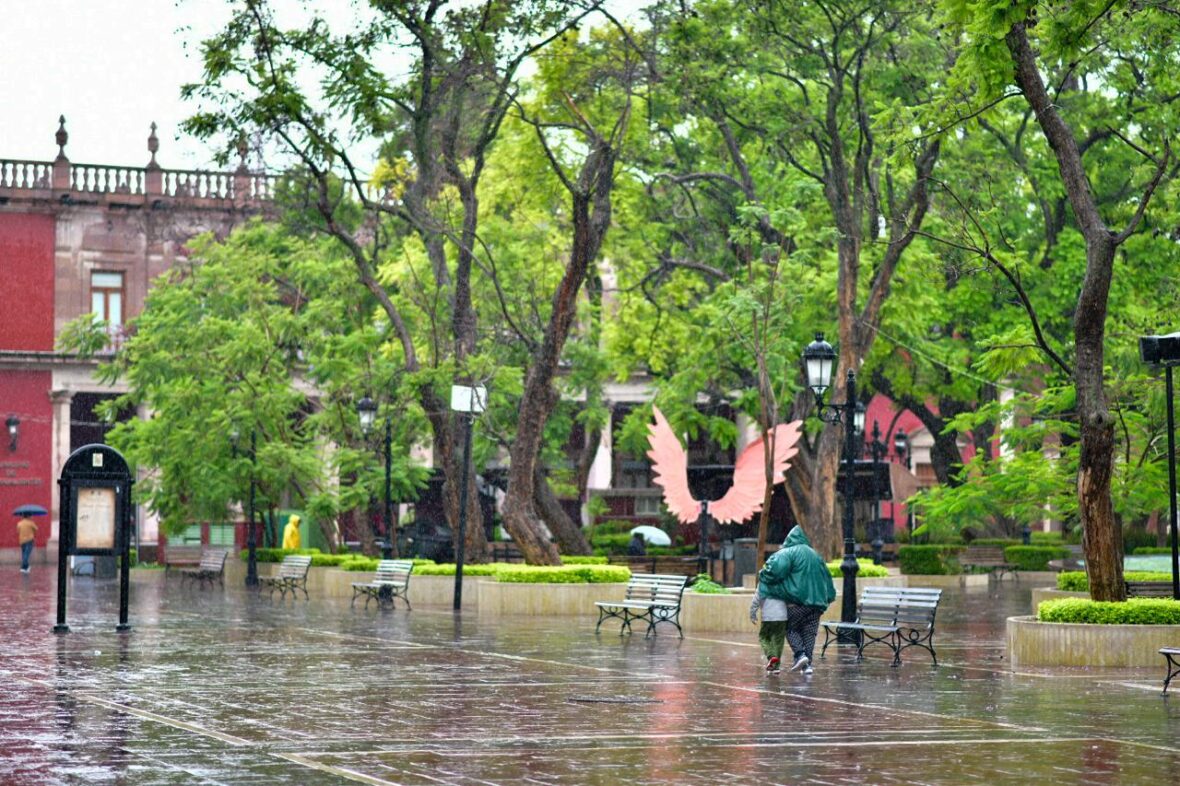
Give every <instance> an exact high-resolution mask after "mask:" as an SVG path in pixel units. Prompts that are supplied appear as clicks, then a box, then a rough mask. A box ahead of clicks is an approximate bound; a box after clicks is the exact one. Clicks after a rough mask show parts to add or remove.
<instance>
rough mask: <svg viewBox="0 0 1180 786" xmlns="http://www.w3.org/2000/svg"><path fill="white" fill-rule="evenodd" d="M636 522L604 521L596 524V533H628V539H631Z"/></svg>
mask: <svg viewBox="0 0 1180 786" xmlns="http://www.w3.org/2000/svg"><path fill="white" fill-rule="evenodd" d="M634 527H635V522H633V521H603V522H599V523H598V524H595V525H594V532H593V534H594V535H626V536H627V540H630V539H631V530H632V529H634Z"/></svg>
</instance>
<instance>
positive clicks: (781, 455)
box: [709, 420, 803, 524]
mask: <svg viewBox="0 0 1180 786" xmlns="http://www.w3.org/2000/svg"><path fill="white" fill-rule="evenodd" d="M802 426H803V421H801V420H796V421H793V422H791V423H786V424H783V425H780V426H776V427H775V428H774V432H773V434H774V441H773V446H774V455H773V456H772V460H773V464H772V469H773V474H772V475H771V478H772V482H771V485H774V484H775V483H781V482H782V480H783V478H784V477H785V476H786V473H787V467H788V466H790V460H791V458H792V457H793V456H794V455H795V454H796V453H798V452H799V449H798V448H797V447H795V445H796V444H798V442H799V435H800V429H801V428H802ZM768 433H769V432H768ZM763 439H764V438H763V437H759V438H758V439H756V440H754V441H753V442H751V443H750V444H749V445H747V446H746V449H745V450H743V451H742V454H741V455H740V456H738V460H737V463H736V464H734V467H733V486H731V487H730V489H729V491H727V492H725V496H724V497H722V498H721V499H719V500H717V501H716V502H710V503H709V514H710V515H712V516H713V518H715V519H717V521H718V522H720V523H722V524H736V523H739V522H742V521H745V520H746V519H748V518H750V516H753V515H754V514H755V513H758V512H759V511H761V510H762V501H763V498H764V497H765V496H766V464H765V456H764V455H763V453H762V451H763V445H762V440H763Z"/></svg>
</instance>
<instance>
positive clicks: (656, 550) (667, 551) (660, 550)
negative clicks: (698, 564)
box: [647, 546, 698, 557]
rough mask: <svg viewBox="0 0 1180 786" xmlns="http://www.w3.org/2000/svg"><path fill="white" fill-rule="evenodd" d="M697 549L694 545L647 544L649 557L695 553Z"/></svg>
mask: <svg viewBox="0 0 1180 786" xmlns="http://www.w3.org/2000/svg"><path fill="white" fill-rule="evenodd" d="M697 551H698V549H697V547H696V546H648V547H647V556H649V557H684V556H688V555H689V554H696V553H697Z"/></svg>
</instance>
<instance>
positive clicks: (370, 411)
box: [356, 396, 396, 559]
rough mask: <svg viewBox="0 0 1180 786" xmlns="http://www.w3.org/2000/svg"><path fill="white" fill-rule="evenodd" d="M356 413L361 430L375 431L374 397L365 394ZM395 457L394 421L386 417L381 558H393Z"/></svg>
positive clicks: (375, 410)
mask: <svg viewBox="0 0 1180 786" xmlns="http://www.w3.org/2000/svg"><path fill="white" fill-rule="evenodd" d="M356 414H357V417H359V418H360V421H361V431H363V432H364V434H365V436H366V437H367V436H369V434H370V433H371V432H372V431H373V420H374V419H375V418H376V416H377V404H376V402H374V401H373V399H371V398H369V397H368V396H365V397H364V398H362V399H361V400H360V401H358V402H357V403H356ZM392 458H393V421H392V420H390V418H389V416H388V415H387V416H386V417H385V540H384V541H382V543H381V558H382V559H393V550H394V538H395V537H396V536H395V534H394V531H393V491H392V489H393V476H392V474H391V471H392V468H391V467H390V464H391V462H392Z"/></svg>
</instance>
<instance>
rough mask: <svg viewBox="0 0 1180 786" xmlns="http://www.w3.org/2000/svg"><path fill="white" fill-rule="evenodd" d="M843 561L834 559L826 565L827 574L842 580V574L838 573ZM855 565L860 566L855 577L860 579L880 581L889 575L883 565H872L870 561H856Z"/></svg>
mask: <svg viewBox="0 0 1180 786" xmlns="http://www.w3.org/2000/svg"><path fill="white" fill-rule="evenodd" d="M843 561H844V560H843V559H834V560H832V561H831V562H829V563H828V573H831V574H832V576H834V577H836V578H842V577H843V576H844V574H843V573H841V572H840V563H841V562H843ZM856 564H857V565H859V566H860V569H859V570H857V572H856V576H857V578H861V579H880V578H884V577H886V576H888V575H889V570H888V569H886V567H885V566H884V565H874V564H873V561H872V560H871V559H858V560H857V561H856Z"/></svg>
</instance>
